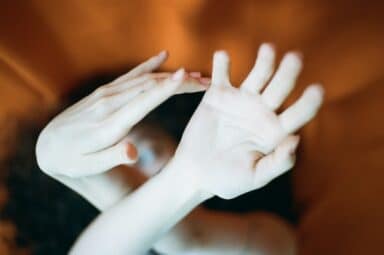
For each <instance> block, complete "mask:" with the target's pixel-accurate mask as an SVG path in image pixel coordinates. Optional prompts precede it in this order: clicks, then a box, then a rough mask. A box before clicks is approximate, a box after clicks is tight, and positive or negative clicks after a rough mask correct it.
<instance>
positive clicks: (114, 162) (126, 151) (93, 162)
mask: <svg viewBox="0 0 384 255" xmlns="http://www.w3.org/2000/svg"><path fill="white" fill-rule="evenodd" d="M137 159H138V152H137V149H136V146H135V145H133V144H132V143H130V142H128V141H122V142H120V143H118V144H116V145H113V146H111V147H109V148H106V149H104V150H101V151H97V152H94V153H89V154H87V155H85V156H84V157H83V158H81V159H79V162H78V163H77V164H79V165H83V166H84V167H83V168H82V169H79V170H77V171H70V169H69V171H66V172H65V175H67V176H69V177H72V178H80V177H85V176H90V175H95V174H100V173H103V172H106V171H108V170H110V169H112V168H114V167H116V166H118V165H122V164H128V165H132V164H134V163H136V161H137Z"/></svg>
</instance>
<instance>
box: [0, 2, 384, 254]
mask: <svg viewBox="0 0 384 255" xmlns="http://www.w3.org/2000/svg"><path fill="white" fill-rule="evenodd" d="M383 7H384V4H382V3H381V2H380V1H364V2H362V1H330V0H327V1H322V0H312V1H307V0H287V1H250V0H249V1H230V0H221V1H219V0H210V1H203V0H183V1H177V0H171V1H165V0H157V1H155V0H152V1H140V0H134V1H122V0H121V1H118V0H113V1H102V0H81V1H76V0H56V1H49V0H29V1H4V0H3V1H0V100H1V101H0V102H1V103H0V125H2V126H1V127H2V129H3V130H2V131H1V132H2V133H4V132H5V131H4V129H5V128H4V127H6V126H7V125H8V124H9V123H10V122H12V121H17V120H19V119H26V118H27V119H28V118H31V116H33V115H44V114H45V113H47V112H48V111H49V109H52V108H53V107H54V106H55V105H57V104H58V103H59V102H60V99H61V98H62V96H63V95H64V94H65V93H66V92H68V91H69V90H70V89H71V88H73V86H75V84H78V83H79V82H80V81H82V80H84V79H86V78H88V77H90V76H92V75H93V74H95V73H100V72H116V71H117V72H122V70H123V67H124V66H127V65H132V64H135V63H139V62H141V61H143V60H144V59H145V58H147V57H148V56H151V55H154V54H156V53H157V52H158V51H160V50H162V49H168V50H169V52H170V54H171V57H170V59H169V61H168V62H167V63H166V64H165V65H164V68H165V69H169V70H173V69H176V68H177V67H179V66H184V67H186V68H187V69H188V70H201V71H203V72H205V73H206V74H209V71H210V68H211V57H212V53H213V51H214V50H216V49H226V50H228V51H229V53H230V55H231V58H232V67H233V68H232V77H233V81H234V82H235V83H238V82H240V81H241V79H242V78H243V77H244V75H246V74H247V72H248V71H249V69H250V68H251V66H252V65H253V62H254V59H255V54H256V52H257V48H258V46H259V44H260V43H261V42H264V41H268V42H273V43H275V44H276V46H277V48H278V50H279V53H280V55H281V53H283V52H284V51H286V50H291V49H295V50H300V51H302V52H303V54H304V56H305V57H304V60H305V69H304V71H303V74H302V76H301V78H300V81H299V86H298V87H299V88H298V89H297V90H296V92H295V94H294V95H293V97H292V98H295V97H297V96H298V94H299V93H300V92H301V91H302V89H303V87H304V86H305V85H307V84H308V83H310V82H317V81H320V82H322V83H323V84H324V86H325V88H326V102H325V106H324V108H323V109H322V111H321V113H320V115H319V117H318V118H317V119H316V121H314V122H313V123H311V125H310V126H309V127H307V128H306V129H305V130H304V132H303V136H304V137H303V146H302V149H303V154H302V158H301V160H300V161H299V167H298V168H297V169H295V171H294V175H293V176H294V184H295V185H294V188H295V191H294V192H295V197H296V203H297V205H298V208H299V209H300V215H301V216H300V224H299V237H300V252H301V254H322V255H323V254H379V253H381V251H382V241H384V236H383V229H384V217H383V215H384V205H383V204H384V203H383V199H382V195H383V194H384V185H383V182H384V172H383V170H384V164H383V156H384V131H383V130H384V121H383V117H382V116H383V113H382V111H383V110H384V100H383V98H384V87H383V85H384V84H383V83H384V72H383V66H384V46H383V45H384V33H383V32H384V31H383V27H384V26H383V25H384V15H383V13H384V8H383ZM7 132H8V131H7Z"/></svg>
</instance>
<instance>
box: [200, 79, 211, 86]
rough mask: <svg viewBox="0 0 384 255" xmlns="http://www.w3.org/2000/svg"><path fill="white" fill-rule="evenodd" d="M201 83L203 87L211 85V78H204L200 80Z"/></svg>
mask: <svg viewBox="0 0 384 255" xmlns="http://www.w3.org/2000/svg"><path fill="white" fill-rule="evenodd" d="M199 81H200V82H201V83H202V84H203V85H210V84H211V78H207V77H203V78H200V79H199Z"/></svg>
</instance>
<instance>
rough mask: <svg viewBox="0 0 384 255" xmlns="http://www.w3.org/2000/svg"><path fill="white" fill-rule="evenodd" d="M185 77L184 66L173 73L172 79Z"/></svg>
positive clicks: (179, 79)
mask: <svg viewBox="0 0 384 255" xmlns="http://www.w3.org/2000/svg"><path fill="white" fill-rule="evenodd" d="M184 77H185V70H184V68H180V69H178V70H177V71H176V72H175V73H173V74H172V76H171V80H173V81H181V80H183V79H184Z"/></svg>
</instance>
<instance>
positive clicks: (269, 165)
mask: <svg viewBox="0 0 384 255" xmlns="http://www.w3.org/2000/svg"><path fill="white" fill-rule="evenodd" d="M299 140H300V139H299V136H293V135H291V136H288V137H286V138H285V139H284V140H283V141H282V142H281V143H280V144H279V145H278V146H277V147H276V149H275V150H274V151H273V152H271V153H270V154H268V155H266V156H265V157H263V158H261V159H260V160H259V161H258V162H257V164H256V167H255V175H254V181H255V185H256V186H257V187H256V188H260V187H262V186H264V185H266V184H267V183H269V182H270V181H272V180H273V179H275V178H276V177H278V176H279V175H282V174H283V173H285V172H286V171H288V170H289V169H291V168H292V167H293V166H294V164H295V159H296V156H295V151H296V148H297V146H298V144H299Z"/></svg>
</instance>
